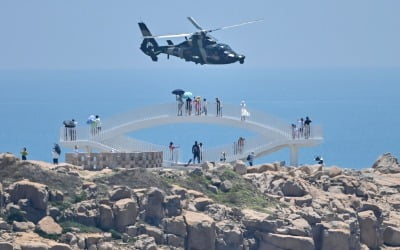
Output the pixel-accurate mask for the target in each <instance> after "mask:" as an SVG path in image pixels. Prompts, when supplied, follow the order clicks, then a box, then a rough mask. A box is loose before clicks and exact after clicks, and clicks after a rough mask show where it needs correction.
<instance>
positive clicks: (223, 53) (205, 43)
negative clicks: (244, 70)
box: [154, 35, 245, 64]
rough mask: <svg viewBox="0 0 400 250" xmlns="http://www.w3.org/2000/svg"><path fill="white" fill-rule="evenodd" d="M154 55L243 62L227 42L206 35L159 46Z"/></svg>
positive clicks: (217, 62) (212, 61)
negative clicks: (218, 41) (219, 41)
mask: <svg viewBox="0 0 400 250" xmlns="http://www.w3.org/2000/svg"><path fill="white" fill-rule="evenodd" d="M154 52H155V54H156V55H158V54H161V53H163V54H167V55H168V57H169V56H176V57H179V58H182V59H184V60H185V61H192V62H194V63H196V64H197V63H200V64H230V63H235V62H238V61H239V62H240V63H244V58H245V56H243V55H239V54H237V53H236V52H234V51H233V50H232V49H231V47H230V46H229V45H227V44H223V43H217V42H216V41H215V40H213V39H211V38H209V37H208V36H204V37H202V36H201V35H200V36H199V37H197V36H195V35H193V36H191V37H190V38H189V39H188V40H186V41H184V42H181V43H179V44H177V45H167V46H159V47H158V53H157V51H154Z"/></svg>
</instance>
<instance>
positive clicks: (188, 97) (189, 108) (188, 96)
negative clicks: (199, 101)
mask: <svg viewBox="0 0 400 250" xmlns="http://www.w3.org/2000/svg"><path fill="white" fill-rule="evenodd" d="M192 96H193V94H192V92H185V93H184V94H183V98H186V106H185V111H186V115H189V116H190V115H191V114H192V98H191V97H192Z"/></svg>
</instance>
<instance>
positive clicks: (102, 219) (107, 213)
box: [99, 205, 114, 230]
mask: <svg viewBox="0 0 400 250" xmlns="http://www.w3.org/2000/svg"><path fill="white" fill-rule="evenodd" d="M99 214H100V215H99V227H100V228H101V229H104V230H108V229H111V228H112V227H113V226H114V213H113V210H112V208H111V207H110V206H107V205H100V207H99Z"/></svg>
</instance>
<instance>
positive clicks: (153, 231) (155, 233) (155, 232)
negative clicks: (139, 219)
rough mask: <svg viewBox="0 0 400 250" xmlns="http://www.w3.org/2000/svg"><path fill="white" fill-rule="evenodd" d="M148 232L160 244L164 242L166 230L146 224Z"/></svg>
mask: <svg viewBox="0 0 400 250" xmlns="http://www.w3.org/2000/svg"><path fill="white" fill-rule="evenodd" d="M146 234H147V235H149V236H150V237H153V238H154V240H155V242H156V243H157V244H158V245H161V244H163V243H164V232H163V231H162V230H161V229H159V228H158V227H154V226H146Z"/></svg>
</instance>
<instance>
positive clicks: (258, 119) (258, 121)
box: [60, 103, 322, 141]
mask: <svg viewBox="0 0 400 250" xmlns="http://www.w3.org/2000/svg"><path fill="white" fill-rule="evenodd" d="M249 112H250V116H249V117H247V118H246V121H244V122H242V124H243V127H246V125H247V126H250V125H255V126H259V127H264V128H265V129H268V130H272V131H275V132H276V133H277V134H279V135H281V136H282V135H283V136H285V137H288V138H291V135H292V131H291V127H290V124H289V123H287V122H285V121H282V120H280V119H278V118H276V117H273V116H271V115H269V114H266V113H263V112H259V111H256V110H251V109H250V110H249ZM177 113H178V111H177V104H176V103H168V104H162V105H155V106H150V107H145V108H141V109H135V110H132V111H130V112H126V113H123V114H120V115H117V116H114V117H111V118H110V119H104V120H103V121H102V124H101V129H97V128H93V127H91V125H87V126H79V127H77V128H75V129H74V130H75V131H76V138H77V139H86V140H89V139H92V140H97V141H102V140H104V139H107V138H110V137H113V136H117V135H119V133H118V131H119V128H122V127H125V126H127V125H128V124H135V123H139V122H141V121H151V120H153V119H156V118H160V117H163V118H168V117H171V118H172V117H174V119H175V121H179V120H178V119H179V116H177ZM182 113H183V116H185V117H187V116H186V115H185V111H184V110H183V112H182ZM222 114H223V117H222V118H225V119H230V120H233V121H240V106H239V105H229V104H225V105H224V106H223V108H222ZM191 116H192V117H196V115H194V112H192V115H191ZM201 116H204V115H201ZM201 116H199V118H200V117H201ZM208 116H214V117H215V116H216V108H215V105H214V104H211V105H210V104H209V105H208ZM197 121H198V122H201V120H197ZM246 123H247V124H246ZM311 127H312V135H311V137H321V138H322V130H321V129H320V128H318V126H311ZM120 134H123V132H120ZM270 134H273V133H270ZM65 135H66V133H65V130H63V131H62V132H61V136H60V140H65V139H69V140H70V139H71V137H70V136H68V133H67V136H65Z"/></svg>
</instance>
